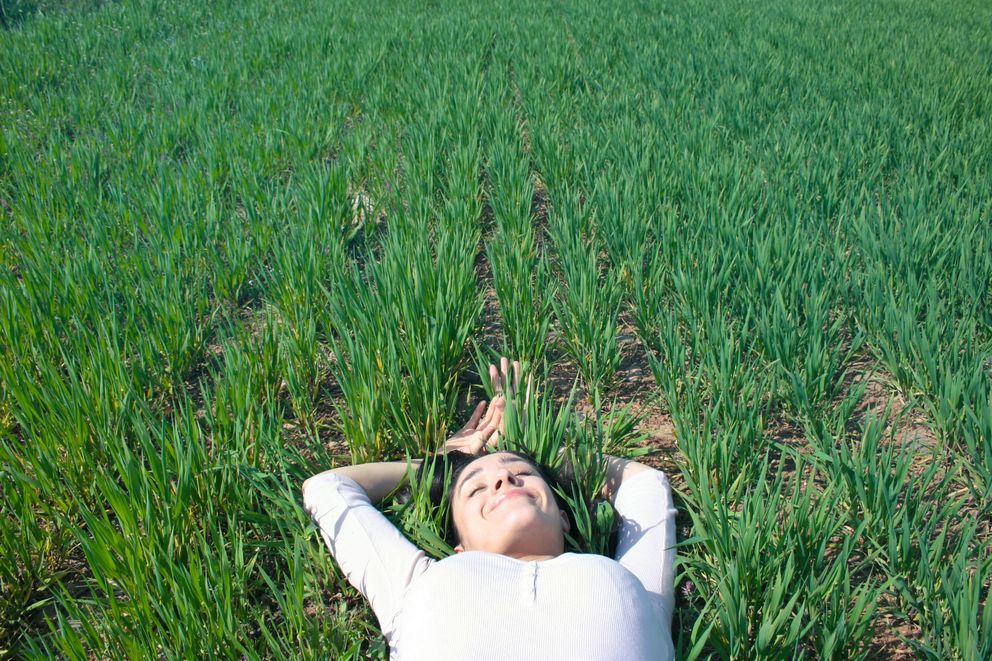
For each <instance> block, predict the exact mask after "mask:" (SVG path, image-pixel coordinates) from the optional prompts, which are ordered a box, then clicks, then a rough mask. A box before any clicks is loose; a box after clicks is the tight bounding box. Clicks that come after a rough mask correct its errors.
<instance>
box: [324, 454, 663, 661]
mask: <svg viewBox="0 0 992 661" xmlns="http://www.w3.org/2000/svg"><path fill="white" fill-rule="evenodd" d="M304 505H305V507H306V508H307V511H309V512H310V514H311V515H312V516H313V518H314V520H315V521H316V522H317V525H318V526H319V527H320V531H321V534H322V536H323V538H324V541H325V542H326V543H327V545H328V547H329V548H330V550H331V553H332V554H333V555H334V558H335V560H336V561H337V562H338V564H339V565H340V566H341V568H342V570H343V571H344V572H345V575H346V576H347V577H348V580H349V581H350V582H351V583H352V585H354V586H355V587H356V588H358V590H359V591H360V592H361V593H362V594H363V595H365V597H366V598H368V600H369V602H370V603H371V605H372V609H373V611H374V612H375V614H376V617H377V618H378V620H379V624H380V626H381V627H382V632H383V634H384V635H385V637H386V640H387V642H388V643H389V646H390V658H391V659H393V661H418V660H420V659H425V660H426V659H430V660H432V661H434V660H446V659H451V660H452V661H470V660H479V661H486V660H488V659H493V660H496V659H499V660H500V661H507V660H513V661H527V660H531V659H533V660H534V661H537V660H541V661H547V660H551V659H563V660H568V661H573V660H576V661H578V660H589V661H594V660H595V661H606V660H611V659H616V660H618V661H619V660H621V659H623V660H624V661H627V660H633V659H658V660H661V659H671V658H673V656H674V651H673V647H672V638H671V616H672V609H673V607H674V586H673V583H674V576H673V564H674V559H675V549H674V548H672V546H673V544H674V543H675V509H674V507H673V505H672V496H671V489H670V488H669V485H668V480H667V479H666V478H665V476H664V474H662V473H660V472H658V471H654V470H652V471H645V472H642V473H639V474H637V475H635V476H634V477H632V478H630V479H629V480H627V481H626V482H624V483H623V484H622V485H621V486H620V488H619V490H618V492H617V497H616V500H615V506H616V508H617V511H618V513H619V514H620V516H621V527H620V533H619V539H618V544H617V553H616V559H611V558H607V557H604V556H600V555H593V554H576V553H565V554H563V555H560V556H558V557H556V558H552V559H551V560H543V561H537V562H533V561H530V562H526V561H522V560H517V559H515V558H511V557H508V556H504V555H499V554H495V553H483V552H478V551H467V552H465V553H460V554H457V555H454V556H451V557H450V558H445V559H444V560H440V561H435V560H432V559H430V558H428V557H427V556H426V555H425V554H424V552H423V551H421V550H420V549H418V548H417V547H416V546H414V545H413V544H411V543H410V542H409V541H408V540H407V539H406V538H405V537H404V536H403V535H402V534H401V533H400V532H399V530H397V529H396V528H395V527H394V526H393V525H392V524H390V523H389V521H388V520H387V519H386V518H385V517H384V516H383V515H382V514H381V513H380V512H379V511H378V510H376V509H375V507H373V506H372V504H371V503H370V502H369V499H368V497H367V496H366V495H365V492H364V491H363V490H362V489H361V487H360V486H359V485H358V484H357V483H355V482H354V481H353V480H350V479H348V478H345V477H341V476H337V475H333V474H327V475H323V476H322V477H320V478H318V479H312V480H310V481H309V483H308V487H307V490H306V492H305V493H304Z"/></svg>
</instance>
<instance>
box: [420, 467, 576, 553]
mask: <svg viewBox="0 0 992 661" xmlns="http://www.w3.org/2000/svg"><path fill="white" fill-rule="evenodd" d="M500 452H504V453H506V454H512V455H513V456H515V457H519V458H520V459H522V460H524V461H526V462H527V463H528V464H530V465H531V466H532V467H533V468H534V470H535V471H537V474H538V475H539V476H540V477H541V479H543V480H544V481H545V482H547V484H548V486H549V487H551V493H553V494H554V497H555V502H556V503H557V504H558V509H560V510H561V511H562V512H564V513H565V516H566V517H567V518H568V525H569V527H570V529H571V530H572V533H573V534H575V533H576V525H575V514H574V513H573V512H572V508H570V507H569V506H568V503H567V502H566V501H565V499H564V498H563V497H562V495H561V493H560V492H561V491H566V492H567V491H568V485H567V484H565V483H564V481H563V479H562V477H563V476H562V475H561V474H559V473H558V472H556V471H554V470H552V469H551V468H550V467H548V466H544V465H542V464H539V463H537V461H535V460H534V458H533V457H532V456H530V455H528V454H525V453H523V452H516V451H513V450H500ZM485 456H486V455H484V454H483V455H474V454H466V453H464V452H459V451H457V450H453V451H451V452H448V453H446V454H443V455H438V456H437V457H436V460H435V461H434V462H428V461H425V462H424V463H422V464H421V465H420V468H418V469H417V481H418V482H423V480H424V479H425V476H428V475H429V477H430V478H431V484H430V489H429V491H428V495H429V497H430V501H431V505H433V506H434V507H438V508H445V517H444V518H445V530H444V533H445V541H446V542H447V543H448V544H449V545H451V546H455V545H456V544H458V543H460V541H461V539H460V538H459V535H458V530H457V529H456V528H455V521H454V518H453V517H452V516H451V499H452V496H453V495H454V491H455V485H456V484H457V483H458V478H459V477H460V476H461V474H462V472H463V471H464V470H465V468H467V467H468V465H469V464H471V463H472V462H474V461H475V460H476V459H480V458H482V457H485ZM428 466H433V472H431V473H429V474H428ZM449 480H450V481H449Z"/></svg>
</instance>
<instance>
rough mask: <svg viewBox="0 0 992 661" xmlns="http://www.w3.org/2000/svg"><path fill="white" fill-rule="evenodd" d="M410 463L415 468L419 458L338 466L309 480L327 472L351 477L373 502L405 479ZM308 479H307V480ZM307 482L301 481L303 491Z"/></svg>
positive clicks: (418, 464)
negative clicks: (408, 460)
mask: <svg viewBox="0 0 992 661" xmlns="http://www.w3.org/2000/svg"><path fill="white" fill-rule="evenodd" d="M411 464H412V470H417V467H419V466H420V460H419V459H414V460H413V461H412V462H410V463H409V464H408V463H407V462H406V461H382V462H375V463H370V464H355V465H352V466H340V467H338V468H332V469H330V470H328V471H324V472H323V473H320V474H318V475H315V476H313V477H312V478H310V480H312V479H314V478H317V477H320V476H321V475H326V474H328V473H334V474H335V475H341V476H343V477H347V478H351V479H352V480H354V481H355V482H357V483H358V485H359V486H360V487H362V490H363V491H364V492H365V493H366V494H367V495H368V497H369V500H371V501H372V502H373V503H375V502H378V501H380V500H382V499H383V498H385V497H386V496H388V495H389V494H390V493H392V492H393V491H394V490H395V489H396V487H398V486H399V485H400V483H402V482H403V480H404V479H406V475H407V467H408V466H411ZM310 480H307V482H309V481H310ZM307 482H304V483H303V490H304V491H306V488H307Z"/></svg>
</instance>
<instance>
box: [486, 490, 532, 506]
mask: <svg viewBox="0 0 992 661" xmlns="http://www.w3.org/2000/svg"><path fill="white" fill-rule="evenodd" d="M519 496H524V497H526V498H530V494H529V493H528V492H527V491H525V490H524V489H510V490H509V491H506V492H504V493H501V494H500V495H499V496H497V497H496V500H495V501H493V504H492V506H491V507H490V508H489V511H490V512H492V511H493V510H495V509H496V508H497V507H499V506H500V505H502V504H503V503H505V502H506V501H507V500H509V499H510V498H517V497H519Z"/></svg>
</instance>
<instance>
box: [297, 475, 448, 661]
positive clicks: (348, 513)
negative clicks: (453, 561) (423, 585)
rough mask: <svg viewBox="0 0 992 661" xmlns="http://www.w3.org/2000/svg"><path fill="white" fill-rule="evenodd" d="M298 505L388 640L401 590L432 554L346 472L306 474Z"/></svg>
mask: <svg viewBox="0 0 992 661" xmlns="http://www.w3.org/2000/svg"><path fill="white" fill-rule="evenodd" d="M303 506H304V507H305V508H306V510H307V512H308V513H309V514H310V516H312V517H313V520H314V521H315V522H316V523H317V526H318V527H319V528H320V534H321V536H322V537H323V538H324V542H325V543H326V544H327V547H328V548H329V549H330V550H331V555H333V556H334V559H335V561H337V563H338V565H339V566H340V567H341V569H342V571H344V574H345V576H346V577H347V578H348V581H349V582H350V583H351V584H352V585H354V586H355V587H356V588H357V589H358V591H359V592H361V593H362V594H363V595H364V596H365V598H366V599H368V600H369V603H370V604H371V605H372V611H373V612H374V613H375V616H376V618H377V619H378V620H379V626H380V627H381V628H382V633H383V635H384V636H385V637H386V640H387V642H388V643H389V644H390V645H392V642H393V634H394V631H395V621H396V616H397V615H398V614H399V611H400V606H401V603H402V599H403V593H404V591H405V590H406V588H407V586H408V585H409V584H410V583H411V582H412V581H413V579H414V578H416V577H417V576H419V575H420V574H422V573H423V572H424V571H426V570H427V568H428V567H429V566H430V565H431V562H432V560H431V559H430V558H428V557H427V556H426V554H425V553H424V552H423V551H422V550H421V549H419V548H417V547H416V546H415V545H414V544H412V543H411V542H410V540H408V539H407V538H406V537H404V536H403V533H401V532H400V531H399V530H398V529H397V528H396V527H395V526H394V525H393V524H392V523H390V522H389V520H388V519H387V518H386V517H385V516H383V515H382V513H381V512H380V511H379V510H377V509H376V508H375V507H374V506H373V505H372V503H371V501H370V500H369V497H368V495H366V493H365V491H364V490H363V489H362V487H361V486H359V484H358V483H357V482H355V481H354V480H352V479H351V478H348V477H344V476H341V475H335V474H333V473H327V474H321V475H318V476H315V477H313V478H310V480H308V481H307V484H306V488H305V489H304V492H303Z"/></svg>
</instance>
